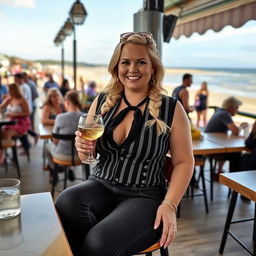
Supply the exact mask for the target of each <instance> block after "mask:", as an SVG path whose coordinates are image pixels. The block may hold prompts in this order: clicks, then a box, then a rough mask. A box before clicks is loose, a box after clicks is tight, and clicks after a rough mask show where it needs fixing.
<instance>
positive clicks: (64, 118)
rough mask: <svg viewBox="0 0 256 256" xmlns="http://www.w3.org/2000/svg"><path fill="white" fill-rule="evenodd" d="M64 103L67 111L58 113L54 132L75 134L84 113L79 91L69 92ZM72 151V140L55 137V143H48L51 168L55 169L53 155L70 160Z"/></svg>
mask: <svg viewBox="0 0 256 256" xmlns="http://www.w3.org/2000/svg"><path fill="white" fill-rule="evenodd" d="M64 104H65V108H66V110H67V112H66V113H62V114H59V115H57V117H56V120H55V123H54V127H53V132H54V133H58V134H74V133H75V131H76V129H77V124H78V120H79V117H80V116H81V114H82V112H81V111H80V110H81V103H80V101H79V96H78V94H77V92H75V91H69V92H67V93H66V95H65V97H64ZM70 152H71V149H70V141H64V140H56V139H53V143H47V145H46V157H47V160H48V165H49V169H50V170H53V168H54V163H53V162H52V157H57V158H58V159H62V160H70V159H71V155H70ZM77 158H78V157H77Z"/></svg>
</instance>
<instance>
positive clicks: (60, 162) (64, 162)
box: [51, 133, 90, 197]
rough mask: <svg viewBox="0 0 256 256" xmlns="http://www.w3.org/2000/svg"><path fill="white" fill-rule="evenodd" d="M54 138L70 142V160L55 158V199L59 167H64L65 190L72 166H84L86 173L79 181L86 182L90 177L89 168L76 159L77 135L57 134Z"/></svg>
mask: <svg viewBox="0 0 256 256" xmlns="http://www.w3.org/2000/svg"><path fill="white" fill-rule="evenodd" d="M52 136H53V138H55V139H58V140H66V141H70V158H71V159H70V160H62V159H58V158H56V157H53V159H52V160H53V162H54V170H53V181H52V191H51V193H52V196H53V197H54V192H55V187H56V185H57V183H58V182H59V180H58V167H59V166H64V180H63V182H64V185H63V189H65V188H66V187H67V176H68V175H67V174H68V167H70V166H79V165H82V166H83V172H84V176H85V177H84V178H76V179H77V180H85V179H86V178H88V176H89V168H90V167H89V166H88V165H85V164H83V163H82V162H81V161H80V160H77V159H75V134H57V133H52Z"/></svg>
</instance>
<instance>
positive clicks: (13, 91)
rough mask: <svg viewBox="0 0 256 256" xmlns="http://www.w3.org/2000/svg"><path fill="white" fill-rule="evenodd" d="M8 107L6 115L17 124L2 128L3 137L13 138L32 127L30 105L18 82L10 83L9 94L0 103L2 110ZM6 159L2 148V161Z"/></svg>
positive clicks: (0, 152) (0, 156)
mask: <svg viewBox="0 0 256 256" xmlns="http://www.w3.org/2000/svg"><path fill="white" fill-rule="evenodd" d="M5 107H7V108H6V112H5V116H6V117H8V118H9V119H10V120H15V121H16V124H14V125H6V126H4V127H3V130H2V138H3V139H11V138H12V137H13V136H15V135H22V134H24V133H26V132H27V131H28V130H29V129H30V119H29V107H28V103H27V101H26V99H25V98H24V97H23V94H22V93H21V90H20V86H19V85H18V84H16V83H12V84H10V85H9V96H7V98H5V99H4V101H3V103H2V104H1V105H0V110H2V109H4V108H5ZM3 161H4V154H3V150H0V163H3Z"/></svg>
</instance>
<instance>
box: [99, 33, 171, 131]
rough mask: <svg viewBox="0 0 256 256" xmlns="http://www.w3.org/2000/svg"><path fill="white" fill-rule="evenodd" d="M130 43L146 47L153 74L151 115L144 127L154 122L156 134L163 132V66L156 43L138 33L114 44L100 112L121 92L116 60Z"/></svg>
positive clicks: (150, 85)
mask: <svg viewBox="0 0 256 256" xmlns="http://www.w3.org/2000/svg"><path fill="white" fill-rule="evenodd" d="M127 43H132V44H136V45H143V46H145V47H146V48H147V50H148V53H149V56H150V59H151V62H152V66H153V70H154V74H153V76H152V77H151V79H150V81H149V105H148V108H149V113H150V114H151V115H152V116H153V119H152V120H148V121H147V122H146V124H145V125H146V127H151V126H153V125H154V124H156V128H157V135H160V134H162V133H165V132H166V131H167V130H168V129H169V127H168V125H167V124H166V123H165V122H164V121H162V120H160V119H159V118H158V117H159V111H160V107H161V105H162V96H161V93H162V91H165V90H164V89H163V87H162V80H163V77H164V67H163V64H162V62H161V59H160V57H159V54H158V51H157V49H156V43H155V41H154V40H153V39H148V38H145V37H144V36H142V35H140V34H132V35H131V36H129V37H128V38H127V39H126V40H121V41H120V43H119V44H118V45H117V46H116V48H115V51H114V53H113V55H112V57H111V60H110V63H109V66H108V72H109V73H110V74H111V75H112V77H111V79H110V81H109V83H108V85H107V86H106V87H105V90H104V92H105V93H106V94H107V97H106V101H105V102H104V104H103V105H102V107H101V113H102V114H104V113H106V112H108V111H109V110H110V109H111V108H112V107H113V106H115V104H116V102H117V100H119V99H120V98H121V93H122V91H123V90H124V87H123V84H121V82H120V81H119V79H118V62H119V59H120V56H121V52H122V48H123V46H124V45H125V44H127Z"/></svg>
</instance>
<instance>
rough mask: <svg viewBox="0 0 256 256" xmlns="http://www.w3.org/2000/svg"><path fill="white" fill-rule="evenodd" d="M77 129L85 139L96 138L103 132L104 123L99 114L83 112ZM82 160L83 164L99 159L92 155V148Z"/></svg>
mask: <svg viewBox="0 0 256 256" xmlns="http://www.w3.org/2000/svg"><path fill="white" fill-rule="evenodd" d="M78 130H79V132H81V133H82V137H83V138H84V139H86V140H96V139H98V138H99V137H100V136H101V135H102V134H103V132H104V124H103V120H102V117H101V115H88V114H84V115H82V116H80V118H79V122H78ZM82 162H83V163H85V164H94V163H98V162H99V160H97V159H95V158H94V157H93V153H92V150H90V153H89V156H88V157H87V158H86V159H84V160H83V161H82Z"/></svg>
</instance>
